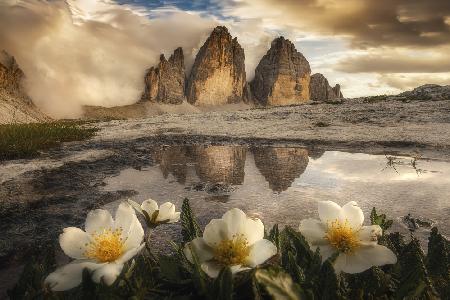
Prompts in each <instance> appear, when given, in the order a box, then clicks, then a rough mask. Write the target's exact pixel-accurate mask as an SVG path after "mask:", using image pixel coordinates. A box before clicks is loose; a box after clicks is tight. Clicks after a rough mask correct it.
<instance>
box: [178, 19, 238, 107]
mask: <svg viewBox="0 0 450 300" xmlns="http://www.w3.org/2000/svg"><path fill="white" fill-rule="evenodd" d="M244 62H245V55H244V49H242V47H241V46H240V45H239V43H238V41H237V39H236V38H234V39H233V38H232V36H231V35H230V33H229V32H228V30H227V28H226V27H223V26H218V27H216V28H215V29H214V30H213V32H212V33H211V35H210V36H209V38H208V39H207V40H206V42H205V44H203V46H202V47H201V48H200V51H199V52H198V54H197V56H196V58H195V62H194V65H193V67H192V71H191V74H190V76H189V79H188V82H187V89H186V96H187V100H188V101H189V103H191V104H195V105H220V104H227V103H237V102H241V101H242V100H243V99H242V98H243V97H242V96H243V90H244V87H245V84H246V75H245V63H244Z"/></svg>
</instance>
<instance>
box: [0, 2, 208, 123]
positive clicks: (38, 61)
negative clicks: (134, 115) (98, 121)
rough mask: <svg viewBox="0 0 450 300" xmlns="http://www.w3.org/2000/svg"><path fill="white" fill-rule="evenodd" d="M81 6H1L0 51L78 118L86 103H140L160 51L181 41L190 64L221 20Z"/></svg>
mask: <svg viewBox="0 0 450 300" xmlns="http://www.w3.org/2000/svg"><path fill="white" fill-rule="evenodd" d="M83 2H84V3H83ZM71 3H72V4H73V3H75V2H74V1H72V2H71ZM77 3H78V4H79V5H80V7H73V6H72V7H69V6H68V5H67V3H66V2H65V1H51V2H47V1H34V0H31V1H26V2H22V1H19V2H18V4H16V5H11V4H5V3H3V4H0V49H5V50H6V51H8V52H9V53H11V54H13V55H14V56H15V57H16V58H17V61H18V62H19V64H20V66H21V67H22V68H23V70H24V72H25V74H26V75H27V82H26V87H27V89H28V91H29V93H30V95H31V97H32V98H33V100H34V101H35V102H36V104H37V105H38V106H39V107H41V108H42V109H43V110H44V111H46V112H47V113H49V114H50V115H52V116H55V117H76V116H79V115H80V113H81V106H82V105H102V106H116V105H126V104H131V103H133V102H136V101H137V100H138V99H139V97H140V94H141V92H142V89H143V74H144V72H145V69H146V68H148V67H150V66H152V65H154V64H155V63H157V60H158V58H159V54H160V53H165V54H170V53H171V52H172V51H173V50H174V49H175V48H176V47H178V46H182V47H183V48H184V50H185V52H186V58H187V61H188V64H192V60H193V56H194V54H193V53H194V52H196V51H197V50H196V49H198V47H199V46H200V44H201V43H202V42H203V40H204V38H205V37H206V36H207V35H208V34H209V32H210V30H211V28H213V27H214V26H215V24H216V21H215V20H213V19H211V18H208V19H206V18H202V17H200V16H199V15H197V14H192V13H186V12H182V11H172V12H170V13H164V14H162V17H160V18H153V19H148V18H147V17H144V16H139V15H137V14H136V13H135V12H134V11H133V10H130V9H129V8H127V7H123V6H119V5H115V4H113V3H109V2H108V1H102V2H95V3H99V5H98V6H86V5H88V4H89V3H94V2H93V1H87V0H85V1H80V2H77ZM95 3H94V4H95ZM83 4H84V5H83ZM71 9H72V10H71ZM73 13H75V15H72V14H73Z"/></svg>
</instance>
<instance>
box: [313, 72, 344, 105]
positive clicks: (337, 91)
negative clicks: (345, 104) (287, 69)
mask: <svg viewBox="0 0 450 300" xmlns="http://www.w3.org/2000/svg"><path fill="white" fill-rule="evenodd" d="M309 90H310V94H311V100H313V101H325V102H326V101H329V100H333V99H339V98H343V96H342V93H341V86H340V85H339V84H336V85H335V86H334V87H333V88H332V87H331V86H330V84H329V83H328V80H327V79H326V78H325V76H323V75H322V74H320V73H316V74H314V75H312V76H311V82H310V84H309Z"/></svg>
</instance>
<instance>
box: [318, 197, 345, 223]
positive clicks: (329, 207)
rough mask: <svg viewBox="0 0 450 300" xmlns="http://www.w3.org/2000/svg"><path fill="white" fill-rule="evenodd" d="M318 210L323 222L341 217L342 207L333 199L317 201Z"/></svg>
mask: <svg viewBox="0 0 450 300" xmlns="http://www.w3.org/2000/svg"><path fill="white" fill-rule="evenodd" d="M318 210H319V218H320V220H321V221H322V222H324V223H327V222H329V221H334V220H336V219H338V220H340V219H341V217H342V212H341V211H342V208H341V207H340V206H339V205H338V204H337V203H335V202H333V201H319V204H318Z"/></svg>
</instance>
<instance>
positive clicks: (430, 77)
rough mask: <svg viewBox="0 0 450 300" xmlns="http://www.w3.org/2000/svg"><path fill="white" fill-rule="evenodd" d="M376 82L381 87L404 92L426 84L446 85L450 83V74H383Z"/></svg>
mask: <svg viewBox="0 0 450 300" xmlns="http://www.w3.org/2000/svg"><path fill="white" fill-rule="evenodd" d="M378 81H379V83H380V84H381V85H388V86H390V87H393V88H395V89H398V90H399V91H405V90H412V89H414V88H415V87H418V86H420V85H423V84H428V83H431V84H439V85H448V84H449V83H450V73H447V74H436V73H416V74H406V73H403V74H383V75H379V77H378Z"/></svg>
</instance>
